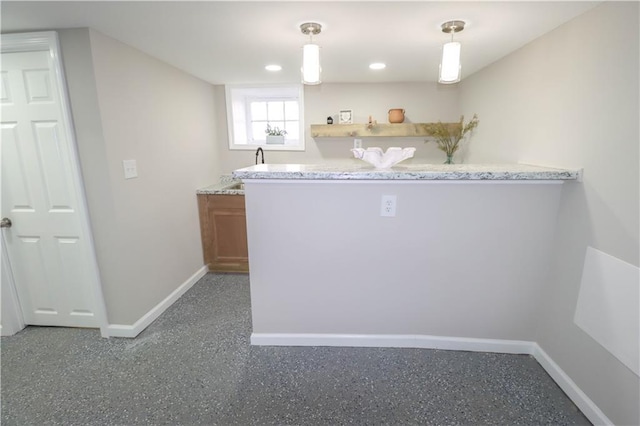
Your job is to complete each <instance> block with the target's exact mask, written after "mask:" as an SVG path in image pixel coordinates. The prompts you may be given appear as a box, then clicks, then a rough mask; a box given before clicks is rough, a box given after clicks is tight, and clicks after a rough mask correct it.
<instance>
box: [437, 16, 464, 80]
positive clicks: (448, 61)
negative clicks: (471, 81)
mask: <svg viewBox="0 0 640 426" xmlns="http://www.w3.org/2000/svg"><path fill="white" fill-rule="evenodd" d="M464 24H465V23H464V21H449V22H445V23H444V24H442V26H441V28H442V32H443V33H448V34H451V41H450V42H449V43H445V44H444V45H443V46H442V61H441V62H440V76H439V78H438V83H442V84H452V83H457V82H459V81H460V74H461V70H462V65H460V42H457V41H453V34H454V33H457V32H460V31H462V30H463V29H464Z"/></svg>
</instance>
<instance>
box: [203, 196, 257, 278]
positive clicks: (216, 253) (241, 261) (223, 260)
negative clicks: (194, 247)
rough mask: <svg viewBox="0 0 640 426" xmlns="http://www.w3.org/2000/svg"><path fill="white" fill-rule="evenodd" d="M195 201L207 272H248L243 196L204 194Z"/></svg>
mask: <svg viewBox="0 0 640 426" xmlns="http://www.w3.org/2000/svg"><path fill="white" fill-rule="evenodd" d="M205 200H206V201H205ZM198 201H199V203H200V217H201V223H200V226H201V231H202V247H203V251H204V258H205V262H206V263H207V264H208V265H209V270H211V271H219V272H248V271H249V254H248V253H249V251H248V248H247V222H246V215H245V208H244V196H242V195H207V196H205V197H199V199H198Z"/></svg>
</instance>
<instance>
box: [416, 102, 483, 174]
mask: <svg viewBox="0 0 640 426" xmlns="http://www.w3.org/2000/svg"><path fill="white" fill-rule="evenodd" d="M478 123H480V121H479V120H478V115H477V114H473V118H472V119H471V121H469V122H468V123H467V124H464V115H463V116H461V117H460V123H456V124H457V125H456V126H450V125H448V124H444V123H442V122H441V121H438V122H437V123H435V124H433V125H431V126H430V127H429V133H431V136H432V137H433V138H434V139H435V140H436V142H437V143H438V149H440V150H442V151H444V152H445V154H447V161H445V162H444V164H453V154H454V153H455V152H456V151H457V150H458V148H459V144H460V141H461V140H462V139H463V138H464V137H465V136H466V134H467V133H469V132H470V131H472V130H473V129H475V128H476V127H478ZM425 142H429V141H428V140H427V141H425Z"/></svg>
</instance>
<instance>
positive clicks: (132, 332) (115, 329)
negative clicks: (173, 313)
mask: <svg viewBox="0 0 640 426" xmlns="http://www.w3.org/2000/svg"><path fill="white" fill-rule="evenodd" d="M207 270H208V268H207V266H206V265H205V266H203V267H202V268H200V269H198V271H197V272H196V273H195V274H193V275H191V276H190V277H189V278H188V279H187V280H186V281H185V282H184V283H182V284H181V285H180V286H179V287H178V288H177V289H175V290H174V291H173V292H172V293H171V294H170V295H168V296H167V297H166V298H165V299H164V300H163V301H161V302H160V303H158V304H157V305H156V306H154V307H153V308H151V310H150V311H149V312H147V313H146V314H144V315H143V316H142V318H140V319H139V320H138V321H136V322H135V323H134V324H133V325H122V324H109V327H107V332H108V335H107V336H106V337H136V336H137V335H138V334H140V333H141V332H142V330H144V329H145V328H147V327H148V326H149V325H150V324H151V323H152V322H153V321H155V320H156V319H157V318H158V317H159V316H160V315H161V314H162V313H163V312H164V311H165V310H167V308H168V307H169V306H171V305H173V303H174V302H175V301H176V300H178V299H179V298H180V297H181V296H182V295H183V294H184V293H186V292H187V290H189V289H190V288H191V287H192V286H193V285H194V284H195V283H196V282H197V281H198V280H199V279H200V278H202V277H204V276H205V274H206V273H207Z"/></svg>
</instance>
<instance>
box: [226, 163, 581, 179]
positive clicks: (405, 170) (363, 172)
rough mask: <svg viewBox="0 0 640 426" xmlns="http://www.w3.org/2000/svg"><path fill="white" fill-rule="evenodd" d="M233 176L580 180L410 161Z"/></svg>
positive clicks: (262, 168) (523, 169)
mask: <svg viewBox="0 0 640 426" xmlns="http://www.w3.org/2000/svg"><path fill="white" fill-rule="evenodd" d="M233 177H234V179H242V180H254V179H255V180H257V179H287V180H422V181H425V180H427V181H428V180H456V181H460V180H463V181H475V180H482V181H485V180H492V181H493V180H509V181H531V180H537V181H553V180H558V181H566V180H574V181H575V180H579V179H580V178H581V170H580V169H558V168H551V167H541V166H534V165H525V164H493V165H492V164H452V165H442V164H411V165H405V166H402V165H399V166H396V167H394V168H391V169H374V168H372V167H366V166H352V165H339V164H259V165H257V166H251V167H246V168H243V169H238V170H235V171H234V172H233Z"/></svg>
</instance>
